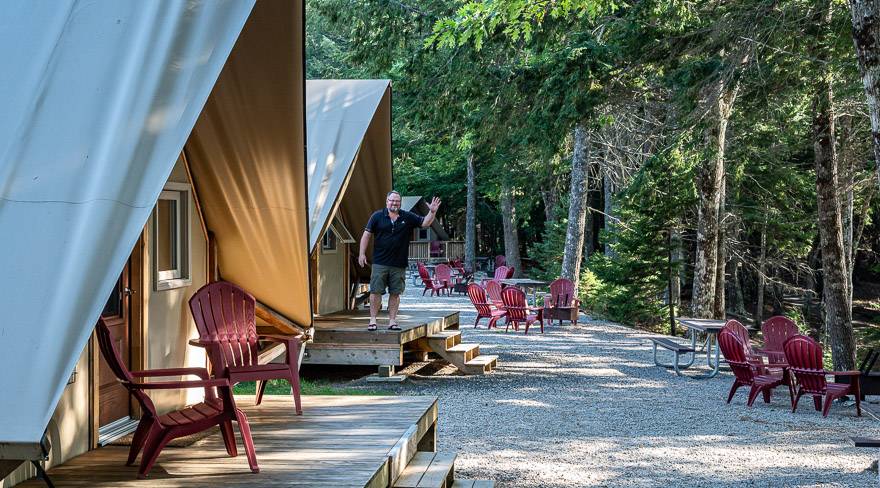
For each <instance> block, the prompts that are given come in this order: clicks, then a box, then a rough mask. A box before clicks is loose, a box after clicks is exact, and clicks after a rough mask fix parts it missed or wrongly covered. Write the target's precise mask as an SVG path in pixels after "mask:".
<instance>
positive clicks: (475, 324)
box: [474, 314, 483, 329]
mask: <svg viewBox="0 0 880 488" xmlns="http://www.w3.org/2000/svg"><path fill="white" fill-rule="evenodd" d="M481 318H483V316H482V315H480V314H477V320H474V328H475V329H476V328H477V326H478V325H480V319H481Z"/></svg>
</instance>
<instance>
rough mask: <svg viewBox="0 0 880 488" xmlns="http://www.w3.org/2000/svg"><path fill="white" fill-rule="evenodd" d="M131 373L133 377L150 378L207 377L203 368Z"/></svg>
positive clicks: (208, 376)
mask: <svg viewBox="0 0 880 488" xmlns="http://www.w3.org/2000/svg"><path fill="white" fill-rule="evenodd" d="M131 375H132V376H134V377H135V378H152V377H155V376H187V375H194V376H198V377H199V378H201V379H203V380H207V379H209V378H210V377H211V376H210V375H208V370H207V369H205V368H167V369H148V370H144V371H132V372H131Z"/></svg>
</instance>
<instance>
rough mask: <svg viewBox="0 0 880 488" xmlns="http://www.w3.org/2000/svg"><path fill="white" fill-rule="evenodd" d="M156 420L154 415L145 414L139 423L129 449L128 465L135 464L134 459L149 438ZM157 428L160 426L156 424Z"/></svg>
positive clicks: (126, 463)
mask: <svg viewBox="0 0 880 488" xmlns="http://www.w3.org/2000/svg"><path fill="white" fill-rule="evenodd" d="M147 415H149V414H147ZM155 422H156V420H155V418H153V416H152V415H149V416H144V417H143V418H142V419H141V421H140V423H138V426H137V430H136V431H134V436H133V437H132V438H131V447H130V448H129V450H128V461H126V462H125V465H126V466H131V465H133V464H134V460H135V459H137V457H138V454H139V453H140V452H141V449H142V448H143V447H144V441H145V440H146V439H147V436H148V435H149V433H150V430H152V429H153V424H155ZM156 428H158V426H156Z"/></svg>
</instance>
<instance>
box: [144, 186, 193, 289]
mask: <svg viewBox="0 0 880 488" xmlns="http://www.w3.org/2000/svg"><path fill="white" fill-rule="evenodd" d="M190 206H191V203H190V188H189V185H187V184H184V183H168V184H166V185H165V189H164V190H163V191H162V193H161V194H160V195H159V201H158V202H156V208H155V209H154V210H153V235H152V247H153V253H152V254H153V276H154V288H155V289H156V290H170V289H172V288H180V287H183V286H189V285H190V284H192V279H191V275H190V266H189V264H190V263H189V261H190V236H189V212H190Z"/></svg>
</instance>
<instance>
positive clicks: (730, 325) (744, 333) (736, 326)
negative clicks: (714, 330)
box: [722, 319, 754, 355]
mask: <svg viewBox="0 0 880 488" xmlns="http://www.w3.org/2000/svg"><path fill="white" fill-rule="evenodd" d="M723 329H728V330H730V331H731V332H733V333H734V335H736V336H737V337H739V340H740V341H741V342H742V343H743V345H744V346H745V348H746V354H749V355H752V354H754V351H752V340H751V338H750V337H749V330H748V329H746V326H744V325H743V324H742V323H740V322H739V321H738V320H733V319H731V320H728V321H727V323H726V324H724V327H723V328H722V330H723Z"/></svg>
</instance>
